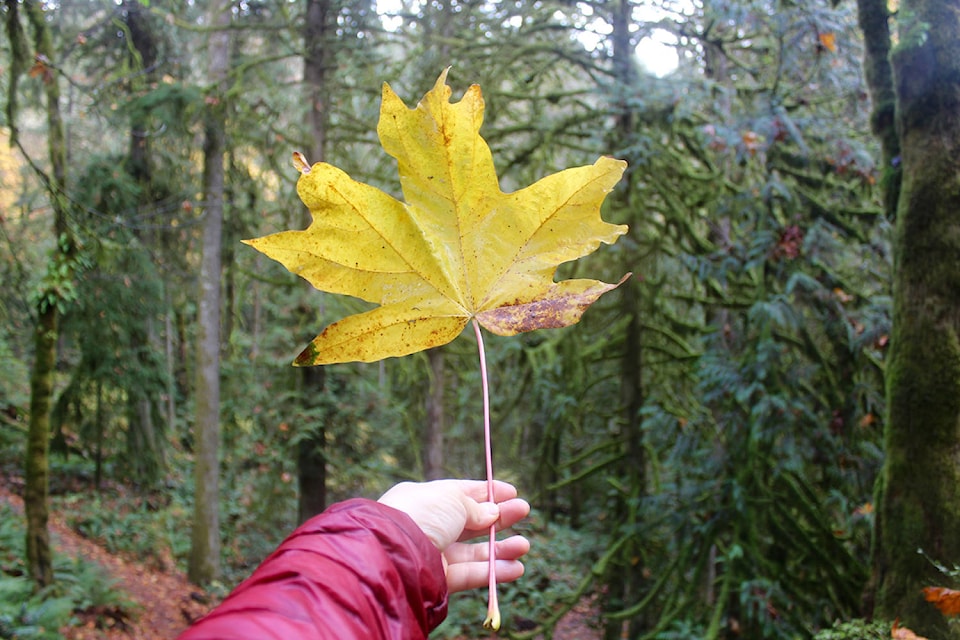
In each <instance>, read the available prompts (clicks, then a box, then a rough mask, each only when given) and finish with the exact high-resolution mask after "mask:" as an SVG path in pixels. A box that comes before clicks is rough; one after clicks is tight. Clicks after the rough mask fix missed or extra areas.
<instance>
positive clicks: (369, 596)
mask: <svg viewBox="0 0 960 640" xmlns="http://www.w3.org/2000/svg"><path fill="white" fill-rule="evenodd" d="M446 615H447V583H446V578H445V576H444V572H443V565H442V561H441V557H440V553H439V552H438V551H437V549H436V547H434V546H433V544H432V543H431V542H430V541H429V540H428V539H427V537H426V536H425V535H424V534H423V532H422V531H421V530H420V528H419V527H418V526H417V525H416V524H415V523H414V522H413V520H411V519H410V517H409V516H407V515H406V514H405V513H403V512H401V511H397V510H395V509H392V508H391V507H387V506H385V505H382V504H380V503H377V502H373V501H371V500H362V499H356V500H348V501H346V502H341V503H338V504H335V505H333V506H332V507H330V508H329V509H327V510H326V511H325V512H323V513H322V514H320V515H319V516H315V517H314V518H311V519H310V520H308V521H307V522H306V523H305V524H303V525H302V526H301V527H299V528H298V529H297V530H296V531H294V532H293V534H291V535H290V537H289V538H287V539H286V540H284V541H283V543H282V544H281V545H280V546H279V547H277V550H276V551H274V552H273V553H272V554H270V556H269V557H268V558H267V559H266V560H264V561H263V564H261V565H260V566H259V567H258V568H257V570H256V571H255V572H254V573H253V575H251V576H250V577H249V578H247V580H245V581H244V582H243V583H241V584H240V585H239V586H238V587H237V588H236V589H235V590H234V591H233V592H232V593H231V594H230V595H229V596H228V597H227V598H226V600H224V601H223V602H222V603H221V604H220V605H219V606H218V607H216V608H215V609H214V610H213V611H212V612H210V613H209V614H208V615H207V616H206V617H204V618H202V619H201V620H199V621H198V622H197V623H196V624H195V625H193V626H192V627H191V628H190V629H188V630H187V631H185V632H184V633H183V634H181V635H180V637H179V640H213V639H214V638H216V639H235V640H241V639H243V640H247V639H249V640H253V639H256V640H266V639H269V638H276V639H278V640H279V639H282V640H306V639H307V638H310V639H318V640H321V639H322V640H326V639H328V638H329V639H331V640H354V639H357V640H361V639H362V640H380V639H383V640H394V639H397V640H421V639H423V638H426V637H427V635H428V634H429V633H430V631H432V630H433V629H434V628H435V627H436V626H437V625H439V624H440V623H441V622H442V621H443V619H444V618H445V617H446Z"/></svg>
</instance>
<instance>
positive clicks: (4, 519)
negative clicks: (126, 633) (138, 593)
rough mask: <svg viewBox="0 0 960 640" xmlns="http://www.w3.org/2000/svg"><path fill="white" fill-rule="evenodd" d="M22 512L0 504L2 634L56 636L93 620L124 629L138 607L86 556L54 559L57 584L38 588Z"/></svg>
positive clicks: (20, 639)
mask: <svg viewBox="0 0 960 640" xmlns="http://www.w3.org/2000/svg"><path fill="white" fill-rule="evenodd" d="M24 538H25V531H24V525H23V521H22V516H20V515H19V514H17V513H15V512H14V511H13V510H12V509H11V508H10V507H9V506H8V505H5V504H0V638H2V639H3V640H48V639H49V640H55V639H57V638H61V637H62V636H61V635H60V629H61V628H63V627H68V626H74V625H78V624H82V623H86V622H88V621H93V623H94V624H95V626H96V627H97V628H109V627H121V628H125V627H126V625H127V622H128V620H129V619H130V617H131V616H132V615H133V614H134V613H135V612H134V607H135V605H134V604H133V603H132V602H131V601H130V600H129V598H127V597H126V595H124V594H123V592H121V591H120V590H119V589H117V588H116V583H115V581H113V580H112V579H111V578H110V577H109V576H107V575H106V574H105V573H104V572H103V570H102V569H101V568H100V567H99V566H97V565H94V564H91V563H88V562H84V561H82V560H80V559H79V558H78V559H75V560H72V559H69V558H61V557H59V556H55V557H54V577H55V582H54V584H53V585H51V586H49V587H47V588H44V589H41V590H40V591H38V592H36V593H35V592H34V590H33V582H32V581H31V580H30V578H29V577H28V576H27V572H26V568H25V566H24V563H23V557H24V556H25V555H26V554H25V553H24V552H23V541H24Z"/></svg>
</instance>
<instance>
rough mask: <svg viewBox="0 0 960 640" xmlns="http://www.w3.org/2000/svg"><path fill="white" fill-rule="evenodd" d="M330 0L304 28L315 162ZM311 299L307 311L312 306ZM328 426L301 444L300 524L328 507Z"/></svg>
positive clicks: (308, 395)
mask: <svg viewBox="0 0 960 640" xmlns="http://www.w3.org/2000/svg"><path fill="white" fill-rule="evenodd" d="M335 15H336V12H335V11H334V10H333V8H332V6H331V3H330V0H307V5H306V23H305V24H304V27H303V41H304V50H305V51H306V55H305V57H304V61H303V84H304V89H305V90H306V92H307V99H308V104H309V105H310V106H309V119H310V134H311V138H312V139H311V146H310V149H309V155H308V157H307V160H308V161H309V162H310V163H314V162H321V161H323V159H324V157H325V151H324V147H325V146H326V137H327V136H326V131H327V124H326V123H327V117H326V99H327V96H328V95H329V88H328V87H327V76H328V74H329V71H330V62H329V60H328V58H329V57H330V56H329V52H330V51H331V43H330V34H331V33H333V32H334V30H333V25H332V24H331V16H333V17H335ZM304 218H305V219H304V221H303V222H304V225H303V226H304V227H306V226H307V225H309V224H310V220H309V213H308V212H307V211H306V210H305V211H304ZM303 291H304V296H306V297H308V298H311V297H313V296H315V295H317V292H316V290H315V289H313V288H312V287H311V286H310V285H308V284H305V285H304V286H303ZM311 308H312V307H311V305H310V303H309V302H307V303H305V304H304V309H311ZM305 313H306V315H307V320H308V322H307V325H308V326H309V325H310V324H312V323H313V321H314V315H315V314H313V313H309V312H305ZM300 375H301V378H300V383H301V385H302V386H301V389H300V399H301V405H302V408H303V409H304V412H305V414H306V415H311V414H312V411H311V409H313V408H315V406H316V399H317V398H319V397H320V394H322V393H323V388H324V385H325V383H326V374H325V372H324V370H323V368H322V366H318V367H304V368H303V369H301V374H300ZM326 447H327V443H326V428H325V426H324V425H322V424H321V425H310V427H309V435H304V437H303V438H301V439H300V441H299V442H298V443H297V476H298V477H297V480H298V485H299V491H300V499H299V507H298V517H299V520H300V522H304V521H305V520H307V519H308V518H310V517H312V516H315V515H317V514H318V513H321V512H322V511H323V510H324V509H325V508H326V507H327V459H326Z"/></svg>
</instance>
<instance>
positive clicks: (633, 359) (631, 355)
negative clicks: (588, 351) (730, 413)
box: [604, 0, 646, 640]
mask: <svg viewBox="0 0 960 640" xmlns="http://www.w3.org/2000/svg"><path fill="white" fill-rule="evenodd" d="M632 10H633V3H632V2H631V1H630V0H620V2H618V3H617V4H616V9H615V11H616V13H615V14H614V16H613V69H614V76H615V77H616V79H617V84H618V86H620V87H622V90H623V92H624V93H623V94H622V95H620V96H617V99H618V100H620V101H621V104H620V105H619V113H618V114H617V119H616V125H615V135H616V136H617V139H618V141H619V142H620V143H621V144H624V143H625V142H624V141H626V140H629V139H630V138H631V137H632V136H633V135H634V127H635V120H636V116H635V114H634V112H633V110H632V109H631V107H630V104H629V94H630V92H631V91H633V90H634V89H635V87H636V86H637V72H636V61H635V58H634V55H633V51H634V45H635V43H634V41H633V36H632V35H631V31H630V27H631V23H632V17H631V14H632ZM628 160H629V159H628ZM626 178H627V180H628V181H629V179H630V175H629V173H628V174H627V176H626ZM628 184H629V182H628ZM620 197H621V198H626V197H628V195H627V194H626V192H624V191H621V192H620ZM622 210H629V205H628V204H627V203H623V209H622ZM633 227H634V225H631V228H633ZM620 288H621V290H622V293H621V300H622V314H623V316H624V317H627V318H630V321H629V324H628V325H627V328H626V335H625V341H626V344H625V346H624V352H623V358H622V361H621V363H622V364H621V371H622V377H621V381H620V398H621V399H620V402H621V407H622V409H621V410H622V412H623V418H622V423H621V424H622V427H621V430H622V433H623V436H624V449H625V451H624V453H625V454H626V455H625V457H624V461H623V465H622V467H621V469H620V473H621V476H622V477H623V481H624V485H625V486H626V487H627V488H628V489H629V490H630V492H631V494H630V495H620V496H618V502H617V505H616V510H617V514H616V517H617V522H618V523H620V526H621V528H622V529H623V531H625V532H636V531H641V530H642V526H641V523H640V522H638V517H639V515H638V513H637V509H636V506H635V505H636V503H637V502H638V501H639V499H640V497H642V495H643V494H644V493H645V491H646V487H645V477H646V461H645V459H644V448H643V432H642V430H641V427H642V424H641V416H640V408H641V407H642V406H643V376H642V369H641V358H642V350H641V344H640V332H641V328H642V327H641V324H640V291H639V284H638V282H637V280H635V279H631V280H630V281H628V282H625V283H624V284H623V285H621V287H620ZM624 535H630V536H634V535H635V534H634V533H625V534H624ZM637 544H639V541H637V540H631V542H629V543H627V544H626V545H624V547H623V549H624V551H623V553H622V554H621V559H620V561H619V562H617V563H614V564H613V565H611V573H610V575H608V576H607V578H606V579H607V588H608V593H607V602H606V603H605V608H606V609H607V610H608V611H611V610H617V609H620V608H623V607H624V606H625V605H627V604H629V603H632V602H635V601H637V600H640V599H641V598H642V591H643V589H644V587H643V585H642V584H641V581H642V577H641V573H640V569H641V567H635V566H633V565H632V564H631V562H630V561H629V560H630V557H631V556H633V555H634V550H635V549H636V545H637ZM641 626H642V621H641V620H639V619H634V620H630V621H626V622H624V621H620V620H611V621H608V622H607V624H606V625H605V628H604V638H605V639H607V640H614V639H619V638H622V637H634V636H636V635H637V634H638V631H639V629H640V627H641ZM625 634H626V635H625Z"/></svg>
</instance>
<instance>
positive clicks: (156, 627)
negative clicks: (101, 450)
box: [0, 479, 209, 640]
mask: <svg viewBox="0 0 960 640" xmlns="http://www.w3.org/2000/svg"><path fill="white" fill-rule="evenodd" d="M0 502H5V503H7V504H9V505H11V506H12V507H13V508H14V509H15V510H16V511H17V512H19V513H23V499H22V498H21V497H20V496H19V495H17V494H16V493H14V491H12V490H11V488H10V487H9V486H7V485H6V484H5V480H4V479H0ZM50 532H51V534H52V536H53V548H54V553H56V554H62V555H65V556H69V557H71V558H76V557H80V558H83V559H84V560H87V561H89V562H95V563H97V564H99V565H100V566H101V567H103V568H104V570H105V571H106V572H107V573H108V574H109V575H110V576H112V577H113V578H114V579H115V580H117V585H116V587H117V588H118V589H119V590H121V591H122V592H123V593H124V594H125V595H126V596H127V597H128V598H130V599H131V600H133V601H134V602H136V603H137V604H138V610H137V612H135V614H134V615H135V617H134V619H133V620H131V621H129V624H128V626H127V628H126V629H121V628H114V629H97V628H96V627H95V626H94V622H93V621H92V620H91V621H90V622H89V623H87V625H86V626H83V627H74V628H70V629H67V630H65V633H64V638H66V639H67V640H94V639H96V640H129V639H131V638H136V640H172V639H173V638H176V636H177V634H179V633H180V632H181V631H183V630H184V629H186V628H187V626H188V625H189V623H190V621H192V620H195V619H196V618H198V617H200V616H201V615H203V614H204V613H205V612H206V611H207V609H208V608H209V606H208V605H203V604H201V603H200V602H198V601H197V600H196V597H197V596H201V595H202V591H201V590H200V589H199V588H198V587H196V586H194V585H192V584H190V583H189V582H188V581H187V579H186V577H185V576H183V575H182V574H180V573H175V572H161V571H157V570H155V569H150V568H148V567H145V566H143V565H141V564H139V563H137V562H134V561H127V560H125V559H124V558H122V557H119V556H115V555H111V554H110V553H108V552H107V551H105V550H104V549H103V548H101V547H99V546H98V545H97V544H95V543H94V542H91V541H90V540H87V539H86V538H84V537H82V536H80V535H78V534H77V533H76V532H75V531H73V530H72V529H70V527H68V526H67V525H66V523H65V522H63V520H62V518H60V517H59V516H58V515H57V514H52V515H51V518H50Z"/></svg>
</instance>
